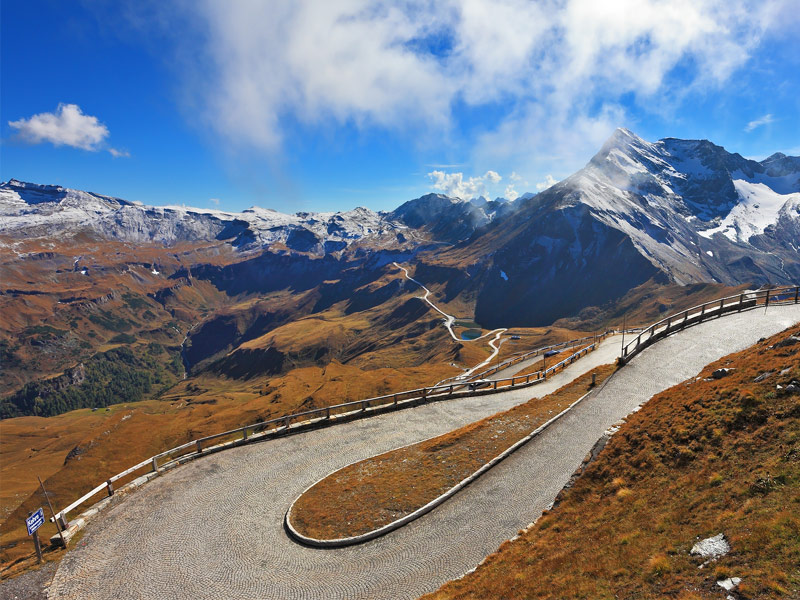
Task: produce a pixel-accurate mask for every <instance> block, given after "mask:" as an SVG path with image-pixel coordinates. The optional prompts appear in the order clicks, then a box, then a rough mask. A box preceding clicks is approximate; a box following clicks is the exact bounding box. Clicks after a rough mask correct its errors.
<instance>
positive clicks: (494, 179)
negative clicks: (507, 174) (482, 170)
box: [484, 171, 502, 183]
mask: <svg viewBox="0 0 800 600" xmlns="http://www.w3.org/2000/svg"><path fill="white" fill-rule="evenodd" d="M484 178H485V179H486V181H488V182H489V183H500V180H501V179H502V177H500V174H499V173H498V172H497V171H486V175H484Z"/></svg>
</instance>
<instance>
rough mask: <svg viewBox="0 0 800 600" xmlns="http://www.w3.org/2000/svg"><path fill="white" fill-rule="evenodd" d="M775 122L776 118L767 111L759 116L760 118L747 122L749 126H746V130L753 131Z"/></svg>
mask: <svg viewBox="0 0 800 600" xmlns="http://www.w3.org/2000/svg"><path fill="white" fill-rule="evenodd" d="M774 122H775V118H774V117H773V116H772V115H771V114H769V113H767V114H766V115H764V116H763V117H759V118H758V119H755V120H753V121H750V122H749V123H748V124H747V126H746V127H745V128H744V130H745V131H747V132H748V133H749V132H751V131H753V130H754V129H757V128H758V127H761V126H762V125H769V124H770V123H774Z"/></svg>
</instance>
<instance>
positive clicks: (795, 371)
mask: <svg viewBox="0 0 800 600" xmlns="http://www.w3.org/2000/svg"><path fill="white" fill-rule="evenodd" d="M792 332H793V333H794V334H795V335H798V334H800V327H795V328H793V329H792ZM787 337H788V333H787V332H784V333H782V334H779V335H776V336H774V337H772V338H771V339H769V340H765V341H763V342H761V343H759V344H757V345H756V346H754V347H752V348H750V349H748V350H745V351H743V352H741V353H738V354H734V355H731V356H729V357H727V358H723V359H721V360H720V361H717V362H716V363H714V364H712V365H709V366H707V367H706V368H705V369H704V370H703V372H702V373H701V378H699V379H697V380H689V381H687V382H685V383H683V384H680V385H677V386H675V387H673V388H671V389H669V390H666V391H665V392H663V393H661V394H658V395H657V396H655V397H654V398H653V399H651V400H650V401H649V402H648V403H647V404H645V406H644V407H643V408H642V410H640V411H639V412H637V413H635V414H633V415H631V416H630V417H629V419H628V420H627V422H626V423H625V424H624V425H623V426H622V428H621V429H620V430H619V431H618V432H617V433H616V434H615V435H614V436H613V437H612V439H611V441H610V442H609V444H608V445H607V446H606V448H605V449H604V450H603V451H602V452H601V453H600V455H599V456H598V458H597V459H596V461H594V462H593V463H591V464H590V465H589V466H588V467H587V469H586V470H585V472H584V474H583V475H582V476H581V477H580V478H579V479H578V480H577V482H576V484H575V486H574V487H573V488H572V489H571V490H570V491H568V492H567V493H565V494H564V495H563V501H562V502H561V503H560V504H559V505H558V506H557V507H556V508H555V509H553V510H552V511H550V512H549V513H545V515H544V516H543V517H542V518H540V519H539V520H538V521H537V522H536V524H535V525H534V526H533V527H532V528H531V529H530V530H528V531H527V532H525V533H524V534H523V535H522V536H521V537H520V538H518V539H516V540H514V541H512V542H506V543H505V544H504V545H503V546H501V548H500V550H499V551H498V552H497V553H495V554H493V555H492V556H490V557H489V558H488V559H487V560H486V561H485V562H484V563H483V564H482V565H481V566H480V567H479V568H478V569H477V570H476V571H475V572H473V573H470V574H468V575H467V576H465V577H464V578H463V579H461V580H458V581H455V582H451V583H448V584H446V585H445V586H443V587H442V589H440V590H439V591H438V592H436V593H434V594H431V595H430V596H426V598H429V599H431V600H432V599H434V598H435V599H437V600H443V599H455V598H459V599H463V598H682V599H686V600H688V599H690V598H722V597H724V595H723V593H722V589H721V588H719V587H717V586H716V583H715V582H716V580H717V579H718V578H723V577H730V576H734V577H741V578H742V583H741V586H740V589H739V593H740V595H739V598H797V597H800V396H798V395H796V394H795V395H781V394H780V392H776V385H778V384H780V385H783V386H785V385H786V384H787V383H789V381H790V380H791V379H793V378H795V379H800V344H798V345H794V346H785V347H778V348H775V347H772V348H770V346H772V345H773V344H775V343H776V342H778V341H780V340H783V339H785V338H787ZM720 367H729V368H734V369H736V370H735V371H733V372H732V374H730V375H729V376H727V377H725V378H722V379H719V380H713V379H709V376H710V374H711V373H712V372H713V371H714V370H715V369H718V368H720ZM785 369H788V370H789V371H787V372H785V373H784V374H781V372H782V371H783V370H785ZM766 371H770V372H772V375H770V376H769V377H767V378H766V379H765V380H764V381H762V382H760V383H756V382H754V379H755V378H756V377H757V376H758V375H760V374H761V373H763V372H766ZM534 516H535V515H531V517H534ZM720 532H723V533H724V534H725V535H726V536H727V537H728V539H729V540H730V541H731V545H732V548H733V550H732V552H731V553H730V554H729V555H728V556H725V557H723V558H721V559H719V560H718V561H717V562H715V563H712V564H710V565H708V566H706V567H705V568H703V569H699V568H698V566H699V564H700V562H701V561H700V560H698V559H695V558H693V557H691V556H690V555H689V550H690V549H691V547H692V545H693V544H694V543H695V542H696V541H697V540H698V539H699V538H706V537H709V536H712V535H715V534H717V533H720Z"/></svg>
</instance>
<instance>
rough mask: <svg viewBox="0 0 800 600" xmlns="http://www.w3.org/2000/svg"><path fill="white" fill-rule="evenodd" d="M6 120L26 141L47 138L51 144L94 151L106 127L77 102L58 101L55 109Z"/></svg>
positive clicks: (45, 139) (102, 138)
mask: <svg viewBox="0 0 800 600" xmlns="http://www.w3.org/2000/svg"><path fill="white" fill-rule="evenodd" d="M8 124H9V125H10V126H11V127H13V128H14V129H16V130H17V135H18V136H19V138H20V139H22V140H23V141H25V142H27V143H30V144H41V143H42V142H50V143H51V144H53V145H55V146H72V147H73V148H81V149H83V150H92V151H95V150H99V146H100V144H101V143H102V142H103V141H104V140H105V139H106V138H107V137H108V128H107V127H106V126H105V125H103V124H102V123H101V122H100V121H99V120H98V119H97V117H93V116H91V115H85V114H83V112H81V109H80V107H79V106H78V105H77V104H59V105H58V108H56V110H55V112H51V113H39V114H38V115H33V116H32V117H30V118H28V119H19V120H17V121H9V122H8ZM112 154H113V153H112Z"/></svg>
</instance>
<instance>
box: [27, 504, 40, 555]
mask: <svg viewBox="0 0 800 600" xmlns="http://www.w3.org/2000/svg"><path fill="white" fill-rule="evenodd" d="M42 525H44V510H42V509H41V508H40V509H39V510H37V511H35V512H31V513H28V518H27V519H25V526H26V527H27V528H28V535H31V536H33V547H34V548H36V558H38V559H39V563H40V564H41V562H42V561H43V560H44V558H43V557H42V544H41V543H40V542H39V527H41V526H42Z"/></svg>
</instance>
